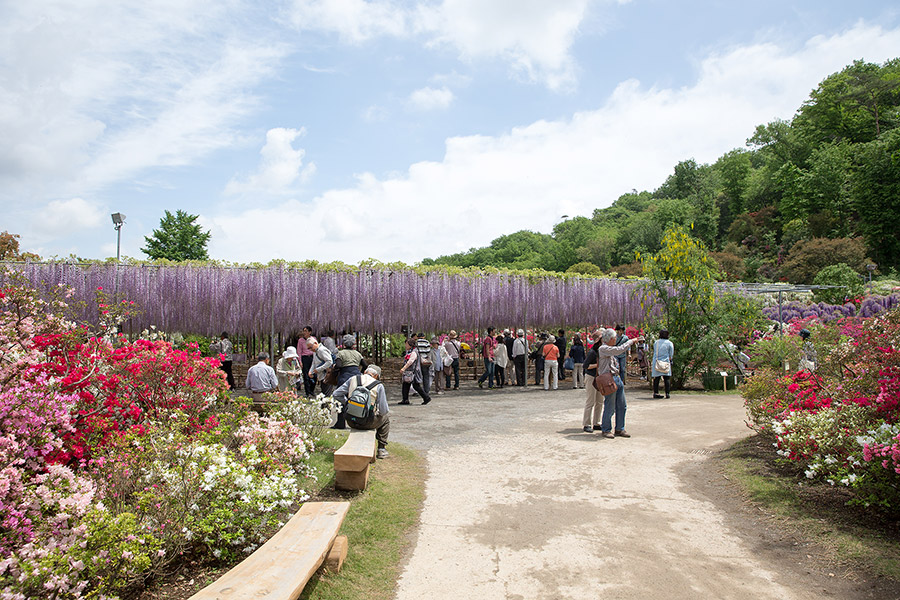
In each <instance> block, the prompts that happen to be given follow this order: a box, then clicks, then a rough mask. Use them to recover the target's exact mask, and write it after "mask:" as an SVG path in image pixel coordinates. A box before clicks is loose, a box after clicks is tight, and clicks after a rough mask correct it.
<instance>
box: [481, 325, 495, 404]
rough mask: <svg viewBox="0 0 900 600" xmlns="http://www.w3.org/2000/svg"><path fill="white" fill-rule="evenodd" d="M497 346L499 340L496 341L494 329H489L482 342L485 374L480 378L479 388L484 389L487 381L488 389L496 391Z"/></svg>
mask: <svg viewBox="0 0 900 600" xmlns="http://www.w3.org/2000/svg"><path fill="white" fill-rule="evenodd" d="M496 346H497V340H495V339H494V328H493V327H488V328H487V335H486V336H484V339H483V340H481V357H482V358H483V359H484V373H482V374H481V377H479V378H478V387H480V388H483V387H484V380H485V379H487V382H488V389H491V390H492V389H494V349H495V348H496Z"/></svg>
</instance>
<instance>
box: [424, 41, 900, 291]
mask: <svg viewBox="0 0 900 600" xmlns="http://www.w3.org/2000/svg"><path fill="white" fill-rule="evenodd" d="M603 200H604V199H600V198H598V204H599V203H604V204H605V202H603ZM671 224H681V225H685V226H687V227H689V228H690V229H691V232H692V234H693V235H694V236H696V237H697V238H699V239H701V240H702V241H703V242H704V243H705V244H706V245H707V247H708V248H709V249H710V250H711V251H713V257H714V258H715V259H716V261H717V263H718V264H719V267H720V270H721V271H722V277H723V279H730V280H744V281H776V280H783V281H791V282H794V283H811V282H812V280H813V279H814V278H815V276H816V274H817V273H819V271H820V270H821V269H822V268H824V267H826V266H829V265H835V264H839V263H844V264H847V265H849V266H850V268H852V269H853V270H855V271H857V272H858V273H866V272H867V269H866V266H867V265H872V264H874V265H877V269H878V272H880V273H887V272H888V271H890V270H892V269H893V270H896V269H898V267H900V241H898V233H900V59H893V60H891V61H889V62H887V63H884V64H883V65H877V64H871V63H866V62H862V61H857V62H854V63H853V64H852V65H850V66H848V67H846V68H845V69H844V70H843V71H841V72H839V73H835V74H833V75H831V76H829V77H828V78H826V79H825V80H824V81H822V83H820V84H819V86H818V87H817V88H816V89H815V90H813V91H812V93H811V94H810V96H809V99H808V100H807V101H806V102H804V103H803V105H802V106H801V107H800V108H799V109H798V110H797V112H796V114H795V116H794V118H793V119H792V120H791V121H782V120H776V121H773V122H771V123H768V124H765V125H759V126H758V127H757V128H756V131H755V132H753V134H752V136H751V137H750V138H749V139H748V140H747V143H746V147H745V148H737V149H734V150H731V151H730V152H727V153H725V154H724V155H722V156H721V157H720V158H719V159H718V160H717V161H716V162H715V163H713V164H697V163H696V162H695V161H694V160H693V159H688V160H684V161H682V162H680V163H678V164H677V165H675V168H674V172H673V173H672V175H670V176H669V177H668V179H666V181H665V182H663V183H662V185H660V187H659V188H657V189H656V190H654V191H652V192H649V191H643V192H638V191H636V190H635V191H633V192H632V193H628V194H624V195H623V196H621V197H619V198H618V199H617V200H616V201H615V202H614V203H613V204H612V205H611V206H609V207H608V208H598V209H596V210H594V213H593V216H592V217H591V218H588V217H575V218H572V219H568V220H565V221H562V222H561V223H559V224H558V225H556V227H554V229H553V234H552V235H547V234H539V233H534V232H531V231H519V232H516V233H512V234H509V235H505V236H502V237H499V238H497V239H495V240H494V241H493V242H491V245H490V246H487V247H484V248H473V249H471V250H469V251H468V252H464V253H460V254H453V255H450V256H441V257H440V258H437V259H431V258H428V259H425V260H424V261H423V264H426V265H429V264H447V265H457V266H480V267H484V266H495V267H511V268H526V269H527V268H542V269H546V270H550V271H566V270H569V271H577V272H584V273H594V274H596V273H601V272H602V273H610V272H616V273H618V274H619V275H636V274H639V273H640V265H639V264H638V263H637V262H636V260H635V257H636V254H637V253H639V252H640V253H647V252H655V251H657V250H659V245H660V239H661V236H662V234H663V231H664V230H665V228H666V227H667V226H669V225H671Z"/></svg>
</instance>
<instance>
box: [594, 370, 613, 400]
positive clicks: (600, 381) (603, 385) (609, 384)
mask: <svg viewBox="0 0 900 600" xmlns="http://www.w3.org/2000/svg"><path fill="white" fill-rule="evenodd" d="M594 389H596V390H597V391H598V392H600V395H602V396H609V395H610V394H612V393H613V392H615V391H616V390H617V389H619V386H618V385H616V380H615V379H613V375H612V373H610V372H609V371H607V372H606V373H601V374H599V375H597V376H596V377H594Z"/></svg>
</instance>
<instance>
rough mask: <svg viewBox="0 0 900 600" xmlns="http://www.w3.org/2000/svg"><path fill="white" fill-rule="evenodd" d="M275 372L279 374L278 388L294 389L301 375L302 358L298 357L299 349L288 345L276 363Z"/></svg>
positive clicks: (283, 390)
mask: <svg viewBox="0 0 900 600" xmlns="http://www.w3.org/2000/svg"><path fill="white" fill-rule="evenodd" d="M275 374H276V375H278V389H279V391H282V392H286V391H287V390H293V389H294V383H295V382H296V381H297V378H298V377H300V360H299V358H298V357H297V349H296V348H294V347H293V346H288V347H287V348H285V349H284V354H282V355H281V358H279V359H278V362H277V363H276V364H275Z"/></svg>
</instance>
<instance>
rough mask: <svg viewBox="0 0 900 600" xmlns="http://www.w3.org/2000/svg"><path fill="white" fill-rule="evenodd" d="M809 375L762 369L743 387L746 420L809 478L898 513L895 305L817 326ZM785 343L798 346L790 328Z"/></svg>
mask: <svg viewBox="0 0 900 600" xmlns="http://www.w3.org/2000/svg"><path fill="white" fill-rule="evenodd" d="M806 324H807V326H808V327H810V328H811V329H812V339H814V340H815V348H816V353H817V356H818V361H817V367H816V370H815V372H814V373H810V372H807V371H789V372H784V371H779V370H778V369H774V368H771V367H764V368H762V369H760V370H759V371H758V372H757V374H756V375H755V376H754V377H753V378H751V379H750V380H749V381H748V383H747V384H746V385H745V386H744V387H743V388H742V393H743V396H744V399H745V405H746V407H747V412H748V416H749V423H750V425H751V427H753V428H754V429H756V430H758V431H761V432H767V433H770V434H772V435H773V436H774V444H775V449H776V451H777V452H778V454H779V455H781V456H783V457H784V458H785V459H787V460H791V461H796V462H799V463H801V464H802V465H803V466H804V467H805V469H806V476H807V477H808V478H810V479H823V480H825V481H827V482H829V483H831V484H832V485H844V486H847V487H849V488H850V489H852V490H853V492H854V494H855V498H856V501H857V502H861V503H864V504H867V505H869V504H872V505H878V506H880V507H882V508H884V509H887V510H889V511H891V512H894V513H897V512H900V422H898V421H900V352H898V348H900V309H893V310H889V311H886V312H885V313H884V314H883V315H881V316H878V317H874V318H871V319H866V320H860V319H841V320H836V321H834V322H833V323H831V324H829V325H815V324H814V322H813V321H807V322H806ZM786 333H787V335H786V336H785V339H786V340H788V342H787V343H793V348H794V349H795V351H796V350H797V349H798V348H799V344H798V343H797V341H796V336H795V335H792V331H790V330H789V331H788V332H786Z"/></svg>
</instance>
